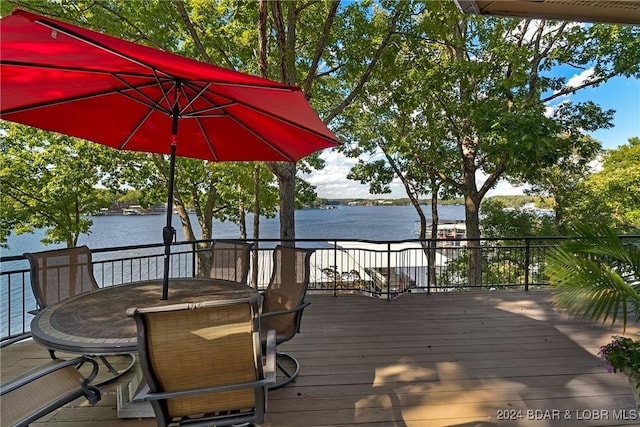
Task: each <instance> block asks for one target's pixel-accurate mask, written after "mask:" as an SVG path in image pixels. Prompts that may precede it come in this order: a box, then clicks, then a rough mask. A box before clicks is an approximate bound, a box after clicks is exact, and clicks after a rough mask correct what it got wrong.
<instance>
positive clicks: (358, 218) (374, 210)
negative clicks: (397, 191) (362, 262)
mask: <svg viewBox="0 0 640 427" xmlns="http://www.w3.org/2000/svg"><path fill="white" fill-rule="evenodd" d="M423 210H424V211H425V213H426V215H427V218H428V219H430V218H431V215H430V207H429V206H423ZM295 215H296V237H297V238H299V239H332V238H339V239H364V240H404V239H415V238H417V234H416V230H417V228H418V221H419V217H418V214H417V212H416V211H415V208H414V207H413V206H337V207H336V208H335V209H304V210H298V211H296V213H295ZM438 215H439V217H440V220H441V221H442V220H463V219H464V206H460V205H446V206H440V207H439V210H438ZM191 219H192V223H193V224H195V226H196V227H197V221H196V220H195V216H193V217H192V218H191ZM165 221H166V217H165V215H141V216H120V215H115V216H98V217H94V218H93V226H92V227H91V231H90V233H89V234H88V235H82V236H80V238H79V241H78V244H79V245H87V246H89V247H90V248H92V249H97V248H108V247H114V246H127V245H138V244H147V243H161V242H162V227H163V226H164V225H165ZM252 221H253V220H252V216H248V218H247V225H248V227H249V236H251V233H252V228H253V227H252V226H253V222H252ZM173 226H174V227H175V228H176V229H177V239H178V240H179V241H180V240H185V239H184V234H183V233H182V228H181V226H180V220H179V219H178V217H177V216H175V215H174V217H173ZM279 227H280V225H279V219H278V217H277V216H276V217H275V218H270V219H267V218H262V219H261V222H260V233H261V235H260V237H261V238H264V239H277V238H278V237H279ZM197 232H198V231H196V233H197ZM43 235H44V233H43V231H41V230H39V231H37V232H35V233H33V234H22V235H19V236H15V235H11V236H10V237H9V239H8V244H9V247H8V248H6V249H5V248H2V252H1V255H2V256H11V255H21V254H23V253H25V252H36V251H41V250H44V249H45V248H44V247H43V246H42V243H40V239H41V238H42V236H43ZM239 235H240V232H239V228H238V226H237V225H236V224H233V223H229V222H219V221H215V223H214V226H213V237H214V238H220V239H224V238H238V237H239ZM57 247H64V244H58V245H51V246H47V247H46V249H55V248H57Z"/></svg>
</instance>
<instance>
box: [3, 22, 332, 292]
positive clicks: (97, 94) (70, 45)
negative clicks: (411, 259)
mask: <svg viewBox="0 0 640 427" xmlns="http://www.w3.org/2000/svg"><path fill="white" fill-rule="evenodd" d="M0 31H1V37H0V74H1V79H0V97H1V98H0V118H2V119H4V120H10V121H13V122H17V123H22V124H25V125H29V126H35V127H38V128H41V129H46V130H50V131H55V132H59V133H63V134H67V135H71V136H75V137H78V138H83V139H86V140H90V141H94V142H97V143H100V144H104V145H107V146H110V147H114V148H117V149H123V150H133V151H142V152H148V153H159V154H169V155H171V171H170V179H169V197H168V206H167V226H166V227H165V230H164V232H163V234H164V241H165V246H166V248H165V254H166V257H165V292H164V293H163V298H166V286H167V282H168V266H169V259H168V258H169V255H170V244H171V239H172V236H173V228H172V227H171V213H172V212H171V211H172V194H173V176H174V172H173V167H174V162H175V156H176V155H179V156H185V157H192V158H197V159H203V160H209V161H216V162H217V161H253V160H261V161H290V162H295V161H298V160H299V159H301V158H302V157H304V156H306V155H308V154H310V153H312V152H315V151H317V150H320V149H323V148H327V147H332V146H335V145H337V144H339V141H338V139H337V137H336V136H335V135H334V134H333V133H332V132H331V131H330V130H329V129H328V128H327V126H326V125H325V124H324V123H323V122H322V121H321V120H320V119H319V118H318V116H317V115H316V113H315V112H314V111H313V109H312V108H311V107H310V106H309V104H308V103H307V101H306V99H305V97H304V95H303V94H302V92H301V91H300V89H299V88H297V87H295V86H289V85H285V84H282V83H278V82H274V81H270V80H266V79H262V78H259V77H255V76H250V75H247V74H243V73H239V72H236V71H233V70H229V69H226V68H221V67H217V66H214V65H210V64H205V63H202V62H198V61H195V60H192V59H188V58H185V57H182V56H178V55H174V54H171V53H168V52H163V51H160V50H157V49H152V48H149V47H146V46H142V45H139V44H135V43H131V42H128V41H125V40H121V39H118V38H115V37H111V36H108V35H106V34H102V33H98V32H95V31H90V30H87V29H84V28H80V27H77V26H74V25H70V24H67V23H64V22H61V21H57V20H53V19H50V18H46V17H44V16H39V15H36V14H33V13H29V12H26V11H22V10H15V11H14V12H13V13H12V14H11V15H8V16H6V17H4V18H2V19H1V20H0Z"/></svg>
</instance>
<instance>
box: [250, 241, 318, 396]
mask: <svg viewBox="0 0 640 427" xmlns="http://www.w3.org/2000/svg"><path fill="white" fill-rule="evenodd" d="M312 254H313V250H309V249H300V248H291V247H285V246H277V247H276V248H275V249H274V251H273V270H272V274H271V279H270V280H269V286H268V287H267V289H266V290H265V292H264V294H263V300H262V311H261V314H260V329H261V330H262V331H268V330H271V329H273V330H275V331H276V344H277V345H280V344H282V343H283V342H286V341H289V340H290V339H292V338H293V337H294V336H295V335H296V334H297V333H298V332H300V323H301V321H302V312H303V310H304V309H305V307H307V306H308V305H309V304H310V303H309V302H305V301H304V297H305V294H306V293H307V287H308V286H309V276H310V258H311V255H312ZM265 339H266V337H263V341H264V340H265ZM276 354H277V358H276V364H277V367H278V370H279V371H280V373H281V374H282V375H284V377H283V378H284V379H283V380H278V382H277V383H276V384H274V385H272V386H270V387H269V390H276V389H279V388H282V387H284V386H286V385H287V384H289V383H291V382H292V381H294V380H295V379H296V377H297V376H298V374H299V373H300V363H299V362H298V360H297V359H296V358H295V357H293V356H292V355H290V354H288V353H284V352H281V351H278V352H277V353H276Z"/></svg>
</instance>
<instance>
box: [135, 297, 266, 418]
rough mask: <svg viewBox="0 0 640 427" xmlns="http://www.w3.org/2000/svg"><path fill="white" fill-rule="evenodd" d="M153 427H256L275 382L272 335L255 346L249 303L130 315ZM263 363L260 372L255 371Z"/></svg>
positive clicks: (254, 317)
mask: <svg viewBox="0 0 640 427" xmlns="http://www.w3.org/2000/svg"><path fill="white" fill-rule="evenodd" d="M127 314H128V315H129V316H132V317H133V318H134V319H135V321H136V325H137V328H138V353H139V357H140V366H141V368H142V375H143V378H144V380H145V381H146V382H147V385H148V387H149V393H147V394H146V395H143V396H142V399H144V400H147V401H150V402H151V405H152V407H153V410H154V413H155V415H156V420H157V422H158V425H159V426H166V425H168V424H170V423H172V424H177V425H190V426H191V425H198V426H204V425H216V426H226V425H233V424H239V423H248V422H251V423H262V422H263V420H264V412H265V408H266V399H267V393H266V387H267V386H268V384H271V383H273V382H274V381H275V332H274V331H271V333H270V334H267V336H268V339H267V346H266V351H265V354H264V355H265V359H263V353H262V347H261V343H260V332H259V327H260V324H259V318H258V302H257V297H253V298H245V299H234V300H219V301H208V302H201V303H187V304H175V305H168V306H163V307H149V308H131V309H129V310H128V311H127ZM263 360H266V366H263Z"/></svg>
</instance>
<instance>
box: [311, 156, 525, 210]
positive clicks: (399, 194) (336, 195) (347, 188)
mask: <svg viewBox="0 0 640 427" xmlns="http://www.w3.org/2000/svg"><path fill="white" fill-rule="evenodd" d="M320 157H321V158H322V159H323V160H324V161H325V162H326V166H325V167H324V169H322V170H319V171H313V172H312V173H311V174H303V175H301V176H302V177H303V178H304V179H305V180H306V181H307V182H309V183H310V184H311V185H313V186H315V187H316V191H317V192H318V196H319V197H322V198H326V199H351V198H362V199H364V198H368V199H384V198H393V199H398V198H405V197H407V194H406V193H405V191H404V187H403V186H402V183H401V182H400V180H399V179H398V178H396V179H394V180H393V182H392V183H391V194H382V195H379V194H370V193H369V186H368V185H366V184H360V183H359V182H357V181H352V180H350V179H347V174H348V173H349V171H350V170H351V168H352V167H353V166H354V165H355V164H356V162H357V160H356V159H352V158H348V157H345V156H344V155H343V154H341V153H338V152H336V151H334V150H325V151H323V152H322V153H321V154H320ZM485 180H486V176H482V175H478V183H479V185H482V183H483V182H484V181H485ZM523 190H524V187H514V186H512V185H511V184H509V183H508V182H506V181H502V180H501V181H499V182H498V184H497V185H496V187H495V188H494V189H493V190H491V191H489V195H521V194H523Z"/></svg>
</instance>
